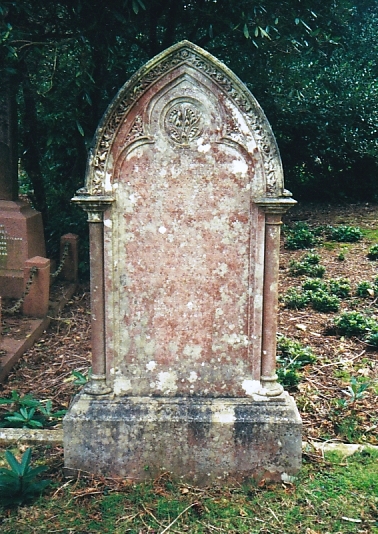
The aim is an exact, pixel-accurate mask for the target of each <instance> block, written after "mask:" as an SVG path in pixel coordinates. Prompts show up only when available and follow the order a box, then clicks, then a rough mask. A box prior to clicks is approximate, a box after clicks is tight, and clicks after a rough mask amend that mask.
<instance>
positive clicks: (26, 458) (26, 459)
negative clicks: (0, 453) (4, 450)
mask: <svg viewBox="0 0 378 534" xmlns="http://www.w3.org/2000/svg"><path fill="white" fill-rule="evenodd" d="M31 452H32V450H31V448H30V447H29V449H26V451H25V452H24V454H23V455H22V458H21V464H20V465H21V475H22V476H24V475H25V473H26V472H27V470H28V467H29V464H30V458H31Z"/></svg>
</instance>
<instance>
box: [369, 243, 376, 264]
mask: <svg viewBox="0 0 378 534" xmlns="http://www.w3.org/2000/svg"><path fill="white" fill-rule="evenodd" d="M368 258H369V260H374V261H375V260H378V244H376V245H373V246H371V247H370V248H369V252H368Z"/></svg>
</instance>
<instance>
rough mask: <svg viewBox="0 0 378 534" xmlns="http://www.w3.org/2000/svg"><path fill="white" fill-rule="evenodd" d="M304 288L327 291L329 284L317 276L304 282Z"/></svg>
mask: <svg viewBox="0 0 378 534" xmlns="http://www.w3.org/2000/svg"><path fill="white" fill-rule="evenodd" d="M302 289H303V290H304V291H319V290H321V291H327V284H326V283H325V282H323V281H322V280H318V279H316V278H313V279H312V278H307V280H305V281H304V282H303V284H302Z"/></svg>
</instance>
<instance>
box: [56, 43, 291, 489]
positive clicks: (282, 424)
mask: <svg viewBox="0 0 378 534" xmlns="http://www.w3.org/2000/svg"><path fill="white" fill-rule="evenodd" d="M290 196H291V195H290V193H289V192H287V191H285V190H284V188H283V173H282V166H281V160H280V156H279V152H278V148H277V145H276V141H275V138H274V136H273V133H272V131H271V128H270V126H269V123H268V121H267V119H266V117H265V115H264V113H263V111H262V110H261V108H260V106H259V105H258V103H257V102H256V100H255V99H254V97H253V96H252V94H251V93H250V92H249V90H248V89H247V88H246V87H245V86H244V85H243V84H242V83H241V81H240V80H239V79H238V78H237V77H236V76H235V75H234V74H233V73H232V72H231V71H230V70H229V69H228V68H227V67H225V66H224V65H223V64H222V63H221V62H219V61H218V60H217V59H216V58H214V57H213V56H211V55H210V54H209V53H207V52H205V51H204V50H202V49H201V48H199V47H197V46H195V45H193V44H191V43H190V42H187V41H183V42H181V43H179V44H177V45H175V46H173V47H171V48H169V49H168V50H166V51H165V52H163V53H161V54H160V55H158V56H157V57H155V58H154V59H152V60H151V61H149V62H148V63H147V64H146V65H145V66H144V67H142V68H141V69H140V70H139V71H138V72H137V73H136V74H135V75H134V76H133V77H132V78H131V79H130V80H129V82H127V83H126V84H125V85H124V86H123V88H122V89H121V90H120V92H119V93H118V95H117V96H116V98H115V99H114V101H113V102H112V103H111V105H110V106H109V108H108V110H107V112H106V113H105V116H104V118H103V120H102V122H101V123H100V125H99V127H98V130H97V133H96V136H95V140H94V145H93V149H92V152H91V155H90V158H89V164H88V171H87V177H86V186H85V188H83V189H82V190H79V191H78V193H77V196H76V197H75V198H74V199H73V200H74V201H75V202H77V203H78V204H79V205H80V206H81V207H83V209H84V210H86V211H87V213H88V221H89V226H90V247H91V248H90V258H91V259H90V262H91V264H90V266H91V306H92V370H93V374H92V378H91V382H90V383H89V384H88V386H87V387H86V388H85V390H84V391H83V392H82V393H81V394H80V395H78V396H77V397H76V398H75V400H74V402H73V404H72V406H71V408H70V410H69V413H68V414H67V416H66V418H65V420H64V443H65V445H64V447H65V466H66V468H67V469H68V470H70V471H75V470H84V471H90V472H95V473H102V474H106V475H118V476H119V475H121V476H124V477H130V478H133V479H136V480H141V479H145V478H149V477H155V476H157V475H158V474H159V473H160V472H161V470H164V471H169V472H171V473H172V474H173V475H174V476H176V477H183V478H185V479H186V480H191V481H193V482H196V483H199V484H204V483H208V482H210V481H213V480H219V479H229V478H233V479H244V478H246V477H249V476H255V477H259V476H265V477H268V478H270V479H277V480H279V479H281V477H285V476H287V475H292V474H294V473H295V472H296V471H297V470H298V469H299V467H300V462H301V420H300V417H299V414H298V411H297V408H296V406H295V403H294V401H293V399H292V398H291V397H290V396H289V395H288V394H287V393H286V392H284V391H283V388H282V387H281V386H280V385H279V384H278V382H277V375H276V355H275V353H276V327H277V300H278V290H277V282H278V254H279V236H280V221H281V215H282V214H283V213H285V212H286V211H287V210H288V209H289V208H290V207H291V206H292V205H293V204H294V203H295V201H294V200H292V199H291V198H290Z"/></svg>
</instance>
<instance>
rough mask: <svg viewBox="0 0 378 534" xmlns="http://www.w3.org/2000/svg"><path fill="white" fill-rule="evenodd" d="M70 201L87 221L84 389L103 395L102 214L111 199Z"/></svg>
mask: <svg viewBox="0 0 378 534" xmlns="http://www.w3.org/2000/svg"><path fill="white" fill-rule="evenodd" d="M72 201H73V202H75V203H76V204H78V205H79V206H80V207H81V208H83V209H84V210H85V211H86V212H87V214H88V223H89V251H90V253H89V257H90V262H89V265H90V286H91V327H92V333H91V342H92V376H91V381H90V382H89V384H88V385H87V386H86V389H85V392H86V393H89V394H90V395H105V394H106V393H110V392H111V388H110V387H109V386H108V385H107V384H106V353H105V309H104V307H105V301H104V297H105V295H104V223H103V216H104V211H105V210H106V209H107V208H108V207H109V206H111V204H112V202H113V199H112V198H110V197H104V196H94V195H85V194H83V195H80V196H77V197H74V198H73V199H72Z"/></svg>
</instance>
